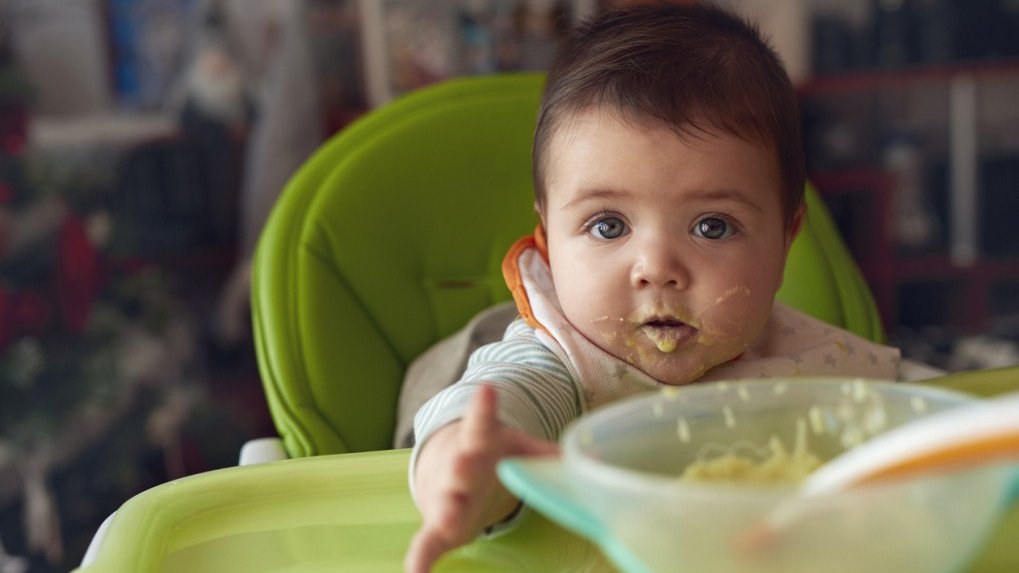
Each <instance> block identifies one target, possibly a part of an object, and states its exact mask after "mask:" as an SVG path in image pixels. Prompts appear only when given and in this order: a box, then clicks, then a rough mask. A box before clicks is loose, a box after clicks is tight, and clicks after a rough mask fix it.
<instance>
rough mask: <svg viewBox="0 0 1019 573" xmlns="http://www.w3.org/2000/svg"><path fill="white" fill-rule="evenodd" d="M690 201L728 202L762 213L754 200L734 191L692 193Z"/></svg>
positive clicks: (715, 190) (712, 190)
mask: <svg viewBox="0 0 1019 573" xmlns="http://www.w3.org/2000/svg"><path fill="white" fill-rule="evenodd" d="M689 198H690V199H698V200H703V201H730V202H733V203H740V204H743V205H746V206H747V207H750V208H751V209H753V210H755V211H758V212H760V211H763V210H764V209H762V208H761V206H760V205H759V204H758V203H757V202H756V201H754V200H752V199H751V198H750V197H748V196H747V194H746V193H743V192H740V191H737V190H736V189H703V190H697V191H693V192H691V193H690V195H689Z"/></svg>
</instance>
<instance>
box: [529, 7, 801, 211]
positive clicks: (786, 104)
mask: <svg viewBox="0 0 1019 573" xmlns="http://www.w3.org/2000/svg"><path fill="white" fill-rule="evenodd" d="M602 105H604V106H608V107H611V108H613V109H616V110H618V111H620V112H622V113H623V115H624V117H627V118H629V119H630V120H633V121H634V122H636V123H638V124H639V123H641V122H646V121H653V122H656V123H657V122H661V123H664V124H665V125H667V126H669V127H670V128H672V129H673V130H674V131H676V132H677V133H679V134H680V135H681V136H694V137H696V136H697V135H698V133H701V134H703V133H709V132H712V131H713V130H714V131H715V132H717V131H722V132H724V133H727V134H730V135H734V136H736V137H740V138H742V139H744V140H747V141H750V142H752V143H754V144H757V145H761V146H762V147H764V148H765V149H769V150H771V151H772V152H774V154H775V158H776V160H777V161H778V167H779V176H780V178H781V185H782V192H783V197H782V202H783V212H784V214H785V219H786V223H787V224H790V223H791V222H792V220H793V216H794V215H795V213H796V211H797V210H798V209H799V208H800V205H801V203H802V201H803V186H804V182H805V174H804V171H805V167H804V159H803V142H802V140H801V136H800V116H799V111H798V107H797V104H796V93H795V91H794V90H793V87H792V83H791V82H790V80H789V76H788V75H787V74H786V72H785V68H783V66H782V62H781V60H780V59H779V57H778V55H777V54H776V53H775V51H774V50H772V48H771V47H769V46H768V44H767V43H766V42H765V40H764V39H763V38H762V37H761V35H760V33H759V32H758V31H757V29H756V28H755V27H754V26H753V25H751V24H748V23H747V22H746V21H744V20H743V19H741V18H740V17H738V16H736V15H734V14H732V13H730V12H727V11H725V10H723V9H721V8H718V7H715V6H710V5H670V4H654V5H642V6H639V7H635V8H630V9H625V10H618V11H613V12H608V13H605V14H603V15H601V16H599V17H597V18H595V19H594V20H592V21H590V22H588V23H586V24H584V25H582V26H580V27H578V28H576V29H575V30H573V31H572V32H571V34H570V36H569V37H568V38H566V40H565V41H564V44H563V46H562V47H561V49H560V51H559V53H558V55H557V56H556V59H555V61H554V62H553V64H552V66H551V68H550V70H549V73H548V77H547V79H546V83H545V93H544V95H543V97H542V102H541V107H540V109H539V111H538V123H537V127H536V129H535V135H534V148H533V162H534V190H535V199H536V202H537V205H538V208H539V210H541V211H542V212H544V206H545V193H546V190H545V180H546V178H545V175H546V170H547V164H546V161H547V159H546V157H547V155H548V149H549V144H550V141H551V139H552V136H553V134H554V133H555V132H556V131H557V130H558V129H560V128H561V127H562V124H563V122H564V121H567V120H568V119H569V118H570V117H571V116H572V115H575V114H576V113H578V112H580V111H581V110H583V109H585V108H587V107H589V106H602Z"/></svg>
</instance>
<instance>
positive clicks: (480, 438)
mask: <svg viewBox="0 0 1019 573" xmlns="http://www.w3.org/2000/svg"><path fill="white" fill-rule="evenodd" d="M496 400H497V398H496V392H495V389H494V388H492V387H491V386H488V385H482V386H481V387H480V388H478V391H477V393H476V394H475V396H474V397H473V399H472V401H471V405H470V408H469V409H468V411H467V414H466V416H465V417H464V418H463V420H459V421H456V422H453V423H451V424H449V425H447V426H446V427H444V428H442V429H441V430H438V431H436V432H435V433H434V434H432V436H431V437H430V438H429V439H428V441H427V442H426V443H425V444H424V446H423V447H422V449H421V451H420V453H419V454H418V460H417V466H416V468H415V470H414V474H415V475H414V485H415V491H416V493H417V495H416V497H417V501H418V508H419V509H420V511H421V514H422V517H423V523H422V526H421V529H420V530H418V532H417V534H416V535H415V536H414V539H413V540H412V541H411V544H410V548H409V550H408V552H407V556H406V559H405V561H404V568H405V570H406V571H407V572H408V573H423V572H426V571H428V570H429V569H430V568H431V566H432V564H433V563H434V562H435V561H436V560H437V559H438V558H439V557H440V556H441V555H442V554H443V553H445V552H447V551H449V550H451V549H455V548H456V547H459V546H461V545H464V544H466V543H469V542H470V541H472V540H473V539H474V538H475V537H477V536H478V535H479V534H480V533H481V532H482V531H484V529H485V528H486V527H488V526H490V525H493V524H495V523H499V522H500V521H503V520H505V519H506V518H508V517H509V516H510V515H511V514H512V513H513V511H514V510H515V509H516V507H517V505H518V503H519V502H518V501H517V499H516V498H514V497H513V496H512V495H511V494H510V493H509V492H508V491H506V489H505V488H504V487H503V486H502V484H500V483H499V479H498V477H497V476H496V474H495V466H496V464H497V463H498V462H499V460H500V459H502V458H504V457H507V456H515V455H541V454H555V453H557V452H558V447H557V446H556V445H555V444H552V443H549V442H545V441H542V440H537V439H534V438H532V437H530V436H528V435H527V434H525V433H524V432H522V431H520V430H517V429H515V428H510V427H508V426H505V425H503V424H501V423H500V422H499V420H498V418H497V417H496Z"/></svg>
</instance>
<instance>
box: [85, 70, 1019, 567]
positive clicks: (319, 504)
mask: <svg viewBox="0 0 1019 573" xmlns="http://www.w3.org/2000/svg"><path fill="white" fill-rule="evenodd" d="M542 81H543V77H542V76H541V75H538V74H520V75H496V76H486V77H478V78H468V79H458V80H452V81H448V82H445V83H442V84H438V85H435V86H431V87H428V88H425V89H422V90H419V91H417V92H414V93H412V94H409V95H407V96H405V97H403V98H401V99H399V100H397V101H395V102H393V103H391V104H389V105H387V106H384V107H382V108H380V109H377V110H374V111H372V112H370V113H368V114H366V115H365V116H364V117H362V118H361V119H359V120H358V121H357V122H355V123H354V124H352V125H351V126H350V127H349V128H347V129H345V130H344V131H343V132H341V133H340V134H338V135H336V136H334V137H333V138H332V139H330V140H329V141H328V142H326V143H325V144H324V145H323V146H322V147H321V149H320V150H319V151H318V152H317V153H316V154H315V155H314V156H313V157H312V158H311V159H309V160H308V161H307V163H306V164H305V165H304V166H303V167H302V168H301V169H300V170H299V172H298V173H297V174H296V175H295V176H294V177H293V179H292V180H291V181H290V183H289V184H288V185H287V187H286V188H285V189H284V191H283V193H282V194H281V196H280V198H279V200H278V202H277V204H276V206H275V208H274V210H273V212H272V214H271V216H270V218H269V220H268V222H267V224H266V226H265V229H264V231H263V233H262V237H261V239H260V242H259V244H258V249H257V252H256V256H255V261H254V267H253V277H252V315H253V319H254V322H253V324H254V337H255V344H256V349H257V353H258V361H259V370H260V373H261V375H262V380H263V385H264V389H265V392H266V395H267V397H268V402H269V406H270V409H271V413H272V417H273V420H274V422H275V425H276V428H277V430H278V432H279V435H280V439H281V440H282V442H281V444H282V446H281V447H280V448H279V450H280V453H281V455H280V456H278V457H287V458H290V459H285V460H281V461H278V462H275V463H262V464H255V465H242V466H240V467H236V468H228V469H224V470H217V471H213V472H208V473H205V474H200V475H196V476H190V477H187V478H183V479H180V480H176V481H173V482H170V483H167V484H163V485H160V486H157V487H155V488H152V489H151V490H148V491H146V492H143V493H141V494H139V495H137V496H135V497H134V498H132V499H131V500H129V501H128V502H126V503H125V504H124V505H123V506H122V507H121V508H120V509H119V510H118V511H117V512H116V513H115V514H114V515H113V516H111V518H110V519H108V520H107V522H106V523H104V524H103V526H102V527H101V528H100V532H99V533H98V534H97V536H96V539H95V540H94V541H93V544H92V546H91V547H90V548H89V551H88V553H87V554H86V557H85V559H84V560H83V563H82V567H81V568H80V569H79V570H78V571H80V572H82V573H100V572H102V573H107V572H114V571H117V572H119V571H133V572H141V571H216V572H217V573H224V572H226V573H229V572H232V571H400V570H401V562H402V557H403V553H404V550H405V548H406V546H407V543H408V541H409V539H410V536H411V535H412V533H413V531H414V530H415V529H416V528H417V526H418V524H419V517H418V514H417V512H416V510H415V508H414V506H413V504H412V502H411V500H410V497H409V493H408V491H407V485H406V481H407V475H406V471H407V460H408V452H407V450H389V447H390V444H391V441H392V434H393V428H394V424H395V415H396V404H397V398H398V395H399V391H400V385H401V383H402V380H403V375H404V371H405V370H406V368H407V366H408V365H409V364H410V362H411V361H412V360H413V359H414V358H415V357H416V356H418V355H419V354H420V353H421V352H423V351H424V350H425V349H427V348H428V347H429V346H430V345H432V344H433V343H435V342H436V341H438V340H440V339H441V338H442V337H444V336H447V335H449V334H451V333H453V332H455V331H456V330H457V329H459V328H460V327H461V326H462V325H463V324H465V323H466V322H467V321H468V320H469V319H470V318H471V317H472V316H474V315H475V314H476V313H478V312H479V311H481V310H483V309H485V308H487V307H489V306H491V305H493V304H495V303H498V302H501V301H505V300H509V299H510V295H509V292H508V290H507V289H506V287H505V286H504V285H503V281H502V276H501V271H500V263H501V260H502V257H503V254H504V253H505V251H506V249H507V248H508V247H509V245H510V244H511V243H512V242H513V241H514V240H515V239H517V238H518V237H520V236H521V235H524V234H527V233H530V232H531V231H532V230H533V228H534V225H535V223H536V218H535V215H534V212H533V208H532V187H531V178H530V145H531V137H532V132H533V128H534V122H535V115H536V111H537V106H538V101H539V97H540V91H541V86H542ZM807 203H808V215H807V218H806V221H805V224H804V228H803V230H802V232H801V233H800V235H799V237H798V238H797V240H796V242H795V244H794V245H793V248H792V251H791V253H790V256H789V263H788V267H787V270H786V276H785V282H784V286H783V288H782V290H781V292H780V293H779V298H780V299H781V300H782V301H784V302H786V303H788V304H791V305H793V306H795V307H798V308H800V309H801V310H803V311H805V312H807V313H810V314H812V315H814V316H816V317H818V318H820V319H822V320H825V321H827V322H829V323H831V324H834V325H837V326H841V327H844V328H846V329H848V330H851V331H853V332H855V333H857V334H859V335H861V336H864V337H866V338H868V339H871V340H877V341H880V340H882V338H883V336H884V334H883V329H882V326H881V322H880V318H879V316H878V314H877V311H876V307H875V305H874V302H873V299H872V297H871V294H870V291H869V288H868V287H867V284H866V283H865V281H864V280H863V278H862V276H861V275H860V273H859V271H858V270H857V268H856V266H855V264H854V263H853V261H852V259H851V257H850V256H849V254H848V252H847V250H846V248H845V246H844V244H843V243H842V241H841V239H840V238H839V236H838V233H837V231H836V229H835V227H834V225H833V223H832V220H831V219H830V217H829V215H828V213H827V211H826V209H825V207H824V205H823V203H822V202H821V201H820V200H819V199H818V197H817V195H816V194H815V192H814V191H813V190H812V189H808V190H807ZM970 376H971V378H970V379H968V380H962V379H958V378H953V377H947V378H944V379H942V383H944V384H946V385H954V386H957V387H962V388H963V389H965V388H967V387H974V388H977V389H978V391H979V392H980V393H983V394H991V393H995V392H998V391H1003V390H1006V389H1013V388H1019V376H1017V375H1016V370H1008V371H997V372H992V373H977V374H970ZM1013 513H1015V512H1013ZM1016 517H1019V516H1016ZM528 520H529V521H525V523H523V524H522V525H521V526H520V527H519V528H517V529H516V530H514V531H513V532H511V533H508V534H506V535H503V536H501V537H499V538H496V539H493V540H489V541H486V542H484V543H476V544H472V545H469V546H467V547H465V548H463V549H461V550H459V551H457V552H455V553H454V554H452V555H451V556H449V558H447V559H445V560H443V561H442V562H441V563H440V564H439V567H438V569H437V570H439V571H535V572H539V571H551V570H555V571H571V570H576V571H602V570H604V571H611V570H612V569H611V568H610V567H609V566H608V565H607V564H606V562H605V561H603V560H602V559H601V557H600V554H599V552H598V551H597V549H595V548H594V547H593V546H591V545H590V544H588V543H586V542H584V541H583V540H581V539H580V538H578V537H576V536H574V535H573V534H571V533H569V532H567V531H564V530H562V529H559V528H558V527H556V526H554V525H552V524H551V523H550V522H548V521H546V520H544V519H543V518H541V516H539V515H537V514H532V515H530V516H529V517H528ZM1008 526H1009V527H1011V529H1009V530H1008V531H1009V532H1014V531H1019V523H1017V520H1016V519H1012V520H1011V522H1009V525H1008ZM1003 531H1004V529H1003ZM1013 534H1014V533H1013ZM1002 535H1004V536H1005V537H1007V535H1005V534H1004V533H1003V534H1002ZM999 537H1000V536H999ZM995 547H997V546H995ZM1008 559H1019V556H1017V555H1016V554H1015V552H1014V551H1013V552H1012V553H1008V552H1007V551H1004V550H997V549H995V550H994V551H991V552H989V553H988V556H987V557H985V558H984V559H983V560H982V561H981V562H980V563H981V564H982V565H981V567H984V569H980V570H986V571H993V570H998V569H995V568H994V567H998V566H1000V565H1001V564H1002V563H1006V562H1008V561H1003V560H1008ZM553 568H554V569H553Z"/></svg>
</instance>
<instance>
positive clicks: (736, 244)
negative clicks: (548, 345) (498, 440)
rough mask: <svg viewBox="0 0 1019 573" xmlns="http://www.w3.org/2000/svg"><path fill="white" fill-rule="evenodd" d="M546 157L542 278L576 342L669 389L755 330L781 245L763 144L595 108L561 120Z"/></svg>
mask: <svg viewBox="0 0 1019 573" xmlns="http://www.w3.org/2000/svg"><path fill="white" fill-rule="evenodd" d="M547 159H548V161H547V163H546V165H547V166H548V169H547V171H546V175H547V180H546V202H545V208H544V213H543V219H544V224H545V228H546V233H547V236H548V250H549V263H550V265H551V268H552V278H553V281H554V282H555V287H556V292H557V294H558V297H559V300H560V303H561V305H562V308H563V311H564V313H565V315H566V318H567V319H569V321H570V322H571V323H572V324H573V325H574V326H575V327H576V328H577V329H578V330H580V332H581V333H583V334H584V335H585V336H586V337H587V338H588V339H589V340H591V341H592V342H594V343H595V344H597V345H598V346H599V347H601V348H602V349H604V350H606V351H607V352H609V353H611V354H613V355H614V356H616V357H618V358H620V359H623V360H625V361H627V362H629V363H631V364H633V365H634V366H636V367H637V368H639V369H641V370H643V371H644V372H646V373H647V374H649V375H651V376H653V377H654V378H655V379H657V380H659V381H661V382H663V383H666V384H673V385H679V384H686V383H688V382H691V381H693V380H696V379H697V378H699V377H700V376H701V375H702V374H704V372H705V371H707V370H708V369H710V368H711V367H713V366H715V365H718V364H721V363H723V362H726V361H728V360H730V359H732V358H734V357H736V356H737V355H739V354H740V353H741V352H743V351H744V350H745V349H746V348H747V347H748V346H750V345H751V344H752V343H753V342H754V341H755V340H756V339H757V337H758V336H759V335H760V333H761V331H762V329H763V328H764V326H765V324H766V323H767V321H768V317H769V316H770V313H771V308H772V303H773V300H774V296H775V292H776V291H777V290H778V288H779V286H780V285H781V282H782V271H783V268H784V266H785V259H786V254H787V253H788V249H789V243H790V242H791V239H790V238H789V236H788V234H787V230H786V226H785V224H784V218H783V215H782V207H781V201H780V190H779V189H780V187H779V176H778V167H777V165H776V162H775V160H774V159H773V156H772V154H771V153H769V152H768V151H767V150H764V149H761V148H759V147H758V146H756V145H753V144H751V143H749V142H746V141H744V140H742V139H739V138H737V137H734V136H729V135H725V134H721V135H709V134H704V135H698V136H689V137H682V138H681V137H680V136H678V135H677V134H676V133H675V132H673V131H671V130H669V129H668V128H667V127H663V126H655V125H648V124H647V123H646V122H645V124H642V125H638V124H633V123H629V124H628V123H626V122H625V121H624V120H623V119H622V117H621V116H620V115H618V114H617V113H616V112H615V111H612V110H609V109H607V108H597V107H595V108H589V109H588V110H586V111H584V112H581V113H580V114H578V115H576V116H574V118H573V119H572V120H571V121H567V122H566V123H565V124H564V126H563V127H562V128H561V129H560V130H559V132H558V133H557V134H555V136H554V137H553V139H552V141H551V145H550V149H549V156H548V158H547Z"/></svg>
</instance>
